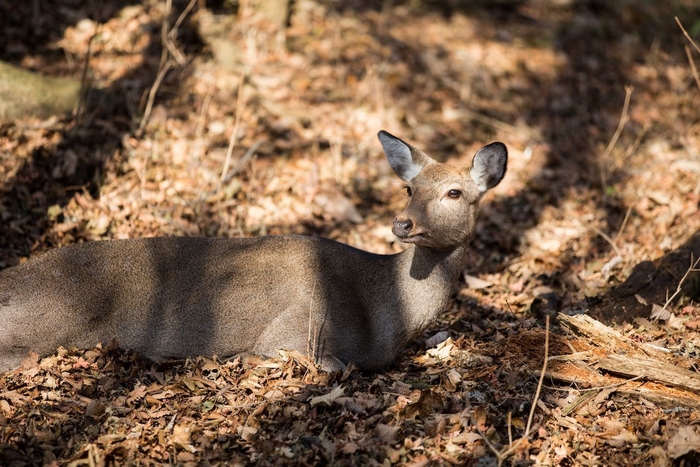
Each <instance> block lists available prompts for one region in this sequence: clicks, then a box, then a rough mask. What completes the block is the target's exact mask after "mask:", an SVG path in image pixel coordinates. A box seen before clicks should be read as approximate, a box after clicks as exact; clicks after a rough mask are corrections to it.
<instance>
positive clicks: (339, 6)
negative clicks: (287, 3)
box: [0, 0, 700, 466]
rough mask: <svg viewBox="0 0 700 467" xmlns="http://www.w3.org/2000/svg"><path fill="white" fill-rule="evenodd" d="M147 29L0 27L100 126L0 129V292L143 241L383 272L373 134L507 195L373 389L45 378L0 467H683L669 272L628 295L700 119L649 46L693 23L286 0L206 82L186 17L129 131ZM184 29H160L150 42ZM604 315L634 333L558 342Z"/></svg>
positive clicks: (238, 30)
mask: <svg viewBox="0 0 700 467" xmlns="http://www.w3.org/2000/svg"><path fill="white" fill-rule="evenodd" d="M164 3H165V2H158V1H154V0H148V1H144V2H140V3H136V4H132V5H129V6H126V7H124V6H123V5H116V4H115V5H112V4H111V3H107V4H106V6H100V8H102V10H100V11H101V12H102V13H100V14H101V15H103V16H100V15H93V16H91V12H93V11H95V10H94V8H95V5H96V3H95V2H93V1H91V0H81V1H78V2H72V3H71V6H70V7H68V6H67V7H65V8H63V9H61V10H60V11H58V12H57V13H56V14H53V15H45V14H43V12H40V14H39V16H38V18H39V20H40V21H43V25H44V27H42V28H37V27H34V28H31V27H29V26H31V25H30V24H29V23H30V22H29V21H28V20H26V18H37V17H36V16H34V15H35V12H34V11H33V10H32V9H31V8H32V5H31V2H25V3H22V4H18V5H16V7H13V9H11V10H7V11H5V10H3V11H2V13H3V16H4V17H5V18H7V21H9V22H10V24H12V25H13V26H14V27H11V28H10V27H8V28H4V29H3V31H0V34H2V35H3V37H4V39H5V40H4V41H3V42H4V43H6V44H14V45H12V46H11V47H9V48H8V49H7V50H8V51H6V52H5V55H3V56H2V59H3V60H11V61H14V63H16V64H18V65H21V66H23V67H27V68H29V69H33V70H38V71H41V72H43V73H46V74H57V75H65V76H73V77H77V78H79V77H80V76H81V75H82V73H83V63H84V61H85V60H86V59H88V60H89V67H90V71H91V74H92V76H93V78H92V79H94V81H95V83H96V84H97V85H98V88H100V89H102V90H106V91H108V92H112V94H111V98H112V100H114V101H116V102H119V103H118V104H113V103H112V104H110V98H106V99H105V100H104V101H103V102H102V104H101V105H104V106H109V105H112V106H114V107H112V108H109V107H105V108H102V109H100V108H99V107H98V108H97V109H96V110H94V111H93V113H92V114H91V115H89V116H82V115H76V116H69V117H63V118H52V119H48V120H46V121H39V120H36V119H26V120H23V121H16V122H7V123H3V124H2V125H0V181H2V192H1V195H0V219H2V222H0V224H1V225H0V229H2V230H1V231H0V263H2V264H1V266H9V265H12V264H16V263H18V262H19V261H22V260H23V258H26V257H27V256H29V255H34V254H38V253H40V252H41V251H45V250H47V249H50V248H53V247H57V246H62V245H66V244H70V243H74V242H78V241H91V240H100V239H106V238H128V237H138V236H153V235H207V236H238V235H246V236H249V235H263V234H286V233H303V234H317V235H323V236H327V237H330V238H333V239H336V240H339V241H343V242H346V243H349V244H351V245H353V246H356V247H359V248H364V249H368V250H370V251H374V252H377V253H393V252H397V251H399V250H400V249H401V248H402V247H401V245H398V244H396V242H395V241H394V239H393V237H392V235H391V232H390V229H389V227H388V226H389V225H390V223H391V219H392V217H393V215H395V213H396V212H398V211H399V210H400V209H401V206H402V205H403V203H404V199H403V197H402V190H401V189H400V186H399V184H398V182H396V180H395V178H394V177H393V175H392V174H391V173H390V169H388V167H387V166H386V164H385V162H384V159H383V155H382V154H381V152H380V150H379V149H378V146H377V144H376V142H375V140H374V138H375V134H376V132H377V130H379V129H381V128H386V129H389V130H391V131H393V132H395V133H396V134H397V135H401V136H402V137H403V138H405V139H407V140H409V141H412V142H414V143H416V145H417V146H419V147H421V148H424V149H426V150H427V151H428V152H429V153H431V154H433V155H435V156H436V157H438V158H442V159H443V160H444V159H449V160H450V161H451V162H454V163H461V164H468V163H469V157H470V156H471V154H473V152H474V150H475V149H476V148H478V147H479V146H480V145H481V144H483V143H485V142H488V141H492V140H501V141H504V142H506V143H507V144H508V147H509V149H510V152H511V158H510V167H509V173H508V176H507V177H506V180H505V181H504V183H503V184H502V185H501V186H499V187H498V188H497V189H496V191H495V193H493V194H491V195H489V197H488V198H486V199H485V200H484V206H483V209H482V214H481V218H480V220H479V223H478V225H477V233H476V235H475V238H474V240H473V243H472V248H471V250H470V257H469V263H468V265H467V270H466V271H465V282H464V283H463V284H462V287H461V288H460V290H459V292H458V293H457V295H456V296H455V298H454V300H453V302H452V303H451V305H450V307H449V309H448V310H447V312H446V313H445V314H444V316H443V317H441V319H440V320H439V322H438V323H435V324H434V325H433V326H432V327H431V329H430V330H428V331H426V333H424V335H422V336H419V337H418V338H417V340H416V342H415V343H413V344H412V345H410V346H409V348H408V349H407V350H406V351H405V352H404V353H403V354H402V355H401V357H400V358H399V360H398V361H397V363H396V364H395V365H394V366H393V367H392V368H389V369H387V370H385V371H382V372H378V373H374V374H364V373H360V372H357V371H356V370H354V369H353V368H352V366H349V367H348V369H346V371H345V372H339V373H333V374H328V373H325V372H323V371H320V370H318V369H317V368H316V367H315V366H314V365H313V364H312V362H310V361H309V359H308V358H307V357H305V356H303V355H299V354H295V353H289V352H281V353H280V355H279V356H278V357H277V358H273V359H269V360H265V359H261V358H259V357H255V356H243V355H242V356H236V357H234V358H231V359H226V360H222V359H219V358H217V357H215V356H203V357H198V358H192V359H188V360H186V361H184V362H182V361H179V362H158V363H154V362H148V361H144V360H142V359H140V358H139V357H138V356H136V355H133V354H131V353H129V352H124V351H122V350H119V349H118V348H116V347H115V346H114V345H111V344H110V343H103V344H104V345H102V346H98V347H96V348H94V349H81V350H77V349H58V350H57V352H56V353H55V354H54V355H51V356H47V357H45V358H43V359H39V358H38V356H36V355H35V356H33V357H30V358H28V359H27V360H26V361H25V362H24V363H23V365H22V367H21V368H20V369H19V370H18V371H16V372H10V373H6V374H3V375H1V376H0V463H2V464H8V465H25V464H46V465H85V464H88V465H121V464H125V463H138V464H163V463H171V464H182V465H188V464H191V465H195V464H206V463H209V464H227V465H228V464H237V463H240V464H250V463H257V464H261V465H268V464H269V465H271V464H280V463H283V464H284V463H293V464H314V465H315V464H319V463H332V464H351V465H376V464H394V463H397V464H398V463H400V464H407V465H416V466H417V465H428V464H445V463H450V464H467V465H474V464H477V463H480V464H479V465H496V464H497V463H498V462H499V461H500V462H501V463H511V464H517V465H520V464H526V463H535V464H542V465H629V464H632V463H636V464H640V465H648V464H652V463H653V464H654V465H671V463H673V462H686V463H692V462H694V461H697V459H698V455H700V454H698V451H700V446H698V440H697V429H696V427H697V424H698V421H699V420H700V403H699V402H698V396H697V392H694V391H693V390H692V388H693V387H694V386H693V384H695V382H696V379H697V373H698V364H697V357H698V355H699V353H700V350H699V349H700V337H699V335H698V329H699V328H700V326H699V325H698V323H700V306H698V297H700V294H698V293H697V292H693V291H694V290H697V275H693V274H691V275H689V276H688V280H687V281H686V283H685V284H684V288H683V293H682V294H679V296H678V297H676V299H675V300H673V301H672V302H670V303H668V304H667V303H666V302H667V300H668V299H669V298H670V297H671V296H672V295H673V294H674V292H675V291H676V290H677V288H678V289H680V284H679V283H680V282H681V279H682V278H683V277H684V276H683V274H684V273H685V272H686V270H687V264H686V263H687V261H686V259H685V258H681V259H679V260H678V261H676V263H678V264H680V263H682V264H681V265H680V266H679V267H678V268H676V269H672V274H670V278H669V279H668V280H667V281H666V282H664V283H663V285H664V288H665V290H663V291H661V292H660V293H659V294H657V295H652V294H651V291H652V290H651V289H652V288H651V287H650V286H649V283H648V282H635V280H636V279H635V278H637V277H647V276H649V274H651V273H649V274H647V276H645V274H642V273H644V272H649V271H650V270H647V269H643V268H639V267H638V266H639V265H641V264H644V262H648V261H654V260H656V259H657V258H660V257H662V256H663V255H666V254H671V255H672V254H674V252H677V251H680V249H682V247H683V245H684V244H685V242H686V241H687V240H688V238H689V236H690V235H693V233H696V235H697V232H698V231H700V215H699V214H698V206H699V203H700V183H699V182H698V176H697V174H698V173H699V172H698V167H699V166H698V160H697V158H698V148H700V126H698V125H697V121H698V116H697V108H699V107H700V94H699V93H698V91H700V90H699V89H696V88H695V87H693V86H694V83H695V81H694V78H693V71H692V70H693V68H692V66H690V63H689V61H688V56H687V55H686V53H685V51H684V47H685V46H686V45H688V44H689V43H688V41H687V40H686V39H685V38H684V37H683V35H682V34H681V33H680V31H679V30H678V29H677V25H676V24H675V23H674V22H673V21H668V22H662V21H663V20H662V19H661V18H672V17H673V14H677V11H675V10H674V11H673V12H671V11H670V10H669V9H673V8H675V7H676V6H678V7H679V10H678V11H681V10H682V8H686V9H688V11H691V10H692V9H691V7H692V5H690V4H689V3H687V2H685V3H686V4H685V5H682V4H683V3H684V2H682V1H681V2H671V3H669V5H666V4H657V3H650V4H645V5H643V6H636V5H631V4H630V5H626V4H614V5H611V6H606V8H607V10H606V11H605V14H598V12H596V11H594V9H592V7H591V8H589V7H587V6H582V5H580V6H576V5H573V4H568V3H567V2H563V3H561V2H560V3H558V4H557V5H546V6H547V8H538V6H539V2H514V3H513V5H512V6H509V4H507V3H508V2H506V4H502V5H500V4H499V5H498V6H495V7H492V8H488V7H485V6H481V7H479V6H477V7H474V8H473V9H470V8H466V7H465V8H462V7H459V6H456V5H453V4H452V3H451V2H424V3H425V4H424V5H422V4H419V3H422V2H418V3H416V2H413V3H403V2H396V3H397V4H396V5H393V6H391V7H390V8H389V9H385V10H381V9H375V8H367V7H366V5H364V3H363V2H345V3H347V4H343V3H344V2H314V1H299V2H295V3H296V6H295V10H294V12H293V14H292V15H291V18H290V24H289V25H288V27H287V28H286V30H285V32H284V34H285V35H284V39H285V40H284V41H280V40H279V38H280V37H281V36H280V34H279V31H276V30H274V29H273V28H271V27H270V26H269V25H267V24H265V22H264V21H261V20H260V19H259V18H258V17H257V16H256V15H255V14H254V12H253V11H252V10H251V9H250V7H249V6H246V4H245V3H244V2H240V6H239V7H238V9H239V10H238V17H237V19H236V20H233V22H232V23H230V24H229V27H228V29H226V31H227V32H226V38H227V40H228V41H229V42H228V43H229V44H233V49H238V51H239V53H237V54H235V57H234V60H233V62H232V63H233V67H231V63H228V64H222V60H223V59H224V58H222V57H224V55H225V50H226V49H225V47H224V48H223V49H222V48H219V46H218V45H217V44H222V43H223V44H226V42H221V38H216V37H211V36H210V33H211V31H212V30H213V29H212V28H211V27H210V26H207V25H211V24H212V22H217V21H225V20H226V17H227V16H230V15H222V16H216V14H215V13H212V12H211V11H209V10H206V11H205V10H197V9H195V11H194V12H193V13H192V14H191V16H189V17H188V18H187V20H186V21H185V22H183V23H182V24H181V25H180V30H179V33H178V34H177V35H176V36H177V41H176V44H175V46H176V47H178V48H179V50H180V52H181V53H182V54H184V56H186V57H188V60H189V61H187V62H186V63H185V64H184V65H183V66H182V67H179V66H178V67H174V68H173V69H172V70H171V71H170V72H169V73H168V74H166V75H165V79H164V81H163V83H162V85H161V88H160V89H159V92H158V93H157V94H156V99H155V101H154V106H153V109H152V111H151V113H150V116H149V118H148V120H147V121H146V124H145V125H144V128H143V131H141V132H139V131H136V127H138V123H139V122H140V120H139V119H140V117H141V116H142V115H143V114H142V112H143V104H142V96H147V95H148V90H149V87H150V86H152V85H153V83H154V77H155V76H156V75H157V71H158V66H159V62H160V53H157V54H152V53H150V52H149V51H150V50H153V49H154V48H157V47H158V46H159V45H160V40H161V38H160V35H159V34H155V35H154V34H153V33H152V31H154V30H158V29H159V28H160V27H161V25H162V21H163V19H164V12H165V11H166V10H165V8H164ZM185 7H186V5H185V4H183V3H181V2H174V7H173V8H174V13H173V14H172V15H171V16H172V18H170V22H169V25H170V27H172V25H173V24H174V23H175V20H176V19H177V16H178V15H179V14H180V13H181V12H182V11H183V10H184V8H185ZM76 17H80V18H83V19H82V20H80V21H77V22H76V21H75V19H74V18H76ZM695 17H697V15H696V16H695ZM89 18H92V19H89ZM230 18H232V17H230ZM230 18H229V21H231V19H230ZM499 18H506V20H507V24H508V28H507V29H506V28H503V22H502V21H501V19H499ZM689 18H690V19H692V18H693V15H692V14H691V13H688V15H687V17H683V18H681V21H682V22H685V24H686V26H687V27H690V26H691V24H690V23H689V22H688V21H690V20H689ZM652 33H653V34H652ZM198 35H199V38H200V39H201V41H202V42H203V43H204V44H202V43H201V42H198V40H194V39H193V38H195V37H197V36H198ZM652 36H653V37H654V38H656V39H654V40H653V41H652V40H651V39H650V38H651V37H652ZM691 37H692V30H691ZM695 40H696V41H697V38H696V39H695ZM217 41H218V42H217ZM89 47H94V48H95V49H94V50H93V51H92V53H90V52H89ZM56 50H60V51H62V53H60V54H58V55H57V54H56V53H55V51H56ZM693 50H694V49H692V44H691V55H690V57H691V58H694V60H696V61H697V60H698V59H699V58H700V57H698V55H697V54H695V55H692V53H694V52H692V51H693ZM601 51H605V52H606V53H602V52H601ZM222 54H224V55H222ZM67 56H69V57H70V60H67V59H66V57H67ZM178 63H179V62H178ZM623 70H627V71H623ZM630 84H632V85H633V86H634V90H633V91H632V92H631V95H630V96H631V97H630V100H629V106H628V107H627V106H625V109H626V110H627V112H626V113H625V112H623V113H622V114H623V115H622V117H621V115H620V114H621V112H620V109H621V108H622V107H623V102H624V101H625V86H628V85H630ZM115 89H116V90H118V91H117V92H116V93H115V92H114V90H115ZM115 96H117V97H115ZM239 96H240V99H239ZM239 102H240V104H239ZM144 121H145V120H144ZM237 121H238V125H236V122H237ZM234 127H237V129H238V132H237V134H236V135H234V140H233V141H234V142H235V145H234V146H233V150H232V154H231V164H230V165H229V167H228V170H226V171H224V170H223V168H224V167H225V165H226V160H227V148H228V147H229V143H230V141H231V140H230V139H229V138H230V135H231V132H232V130H233V128H234ZM618 128H619V129H620V131H619V134H618V133H617V131H616V130H617V129H618ZM613 137H614V138H613ZM611 141H614V144H611ZM222 172H226V173H222ZM222 178H223V179H224V180H226V182H225V183H222V182H221V180H222ZM691 247H692V245H691ZM691 249H692V248H691ZM696 257H698V255H697V252H696ZM681 260H682V261H681ZM661 269H663V268H661ZM666 269H667V270H668V268H666ZM635 271H637V272H635ZM640 271H641V272H640ZM662 272H663V271H662ZM662 272H658V271H657V272H654V274H655V275H656V277H661V276H662ZM630 279H635V280H633V281H631V282H630V281H629V280H630ZM640 284H641V285H640ZM627 289H629V297H630V298H631V300H632V301H633V302H630V303H634V304H635V305H636V306H638V307H641V308H642V310H643V311H644V313H645V314H643V315H639V316H636V317H634V318H633V319H631V320H629V321H627V322H625V323H623V324H617V325H614V326H613V325H611V326H610V327H608V326H606V325H604V324H602V323H598V324H596V323H594V322H589V321H586V320H578V319H577V318H576V316H577V313H579V312H581V311H585V310H590V309H592V308H594V307H595V306H596V305H595V304H596V303H597V300H602V302H603V303H607V302H606V300H609V301H610V302H611V303H612V305H613V309H615V310H617V311H618V312H621V311H622V308H623V307H627V306H628V304H627V302H625V304H622V302H621V301H620V298H619V297H620V296H621V294H622V293H623V292H625V291H627ZM611 291H613V292H611ZM615 291H617V292H615ZM615 294H618V295H615ZM659 304H667V305H668V306H663V307H661V306H660V305H659ZM654 307H656V308H654ZM659 308H662V309H664V312H663V313H658V312H657V313H654V309H656V310H658V309H659ZM558 311H564V312H566V313H567V314H571V315H574V316H573V318H572V319H566V318H562V319H561V322H560V324H555V325H554V327H553V328H552V330H551V336H550V348H549V355H550V358H549V361H548V366H547V370H546V372H545V376H546V378H545V380H544V381H545V382H544V385H543V388H542V394H541V396H540V398H539V399H538V400H534V394H535V391H536V387H537V382H538V378H539V377H540V373H541V370H542V367H543V358H544V352H543V348H544V342H545V331H544V330H543V329H542V324H541V323H542V320H541V318H542V316H543V315H550V316H552V315H553V316H556V313H557V312H558ZM564 323H566V324H564ZM606 324H608V323H606ZM661 369H663V370H664V371H660V370H661ZM533 404H534V405H535V415H534V422H533V425H532V427H531V428H532V429H531V431H530V432H529V433H527V437H526V438H525V442H518V440H520V439H523V438H522V437H523V435H524V434H525V433H524V431H525V430H526V427H527V426H528V417H529V413H530V410H531V408H532V406H533Z"/></svg>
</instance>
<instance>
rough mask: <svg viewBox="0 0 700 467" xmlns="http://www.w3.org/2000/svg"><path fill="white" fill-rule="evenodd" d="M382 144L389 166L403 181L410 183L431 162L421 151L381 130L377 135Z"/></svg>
mask: <svg viewBox="0 0 700 467" xmlns="http://www.w3.org/2000/svg"><path fill="white" fill-rule="evenodd" d="M377 137H378V138H379V142H381V143H382V147H383V148H384V153H385V154H386V158H387V159H388V160H389V165H390V166H391V168H392V169H394V172H396V175H398V176H399V177H400V178H401V179H402V180H403V181H405V182H410V181H411V180H413V178H414V177H415V176H416V175H418V174H419V173H420V171H421V170H423V167H425V166H426V165H428V164H432V163H433V162H435V161H433V160H432V159H431V158H430V157H428V156H427V155H426V154H425V153H424V152H423V151H421V150H419V149H416V148H414V147H412V146H411V145H409V144H408V143H404V142H403V141H401V140H400V139H399V138H397V137H396V136H394V135H392V134H390V133H387V132H386V131H384V130H382V131H380V132H379V134H378V135H377Z"/></svg>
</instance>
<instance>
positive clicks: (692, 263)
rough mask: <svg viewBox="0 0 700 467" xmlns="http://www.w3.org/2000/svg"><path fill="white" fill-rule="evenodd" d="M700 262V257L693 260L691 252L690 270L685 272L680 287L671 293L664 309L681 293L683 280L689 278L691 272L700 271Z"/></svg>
mask: <svg viewBox="0 0 700 467" xmlns="http://www.w3.org/2000/svg"><path fill="white" fill-rule="evenodd" d="M698 264H700V258H698V259H697V260H696V261H693V254H692V253H691V254H690V267H689V268H688V270H687V271H686V272H685V274H684V275H683V277H682V278H681V281H680V282H679V283H678V287H677V288H676V291H675V292H674V294H673V295H671V297H670V298H669V299H668V300H666V303H664V307H663V309H664V310H665V309H666V307H668V305H669V304H670V303H671V302H672V301H673V299H674V298H676V295H678V294H679V293H681V286H682V285H683V282H684V281H685V280H686V279H687V278H688V274H690V273H691V272H700V269H698V268H697V266H698Z"/></svg>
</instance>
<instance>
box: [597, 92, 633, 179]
mask: <svg viewBox="0 0 700 467" xmlns="http://www.w3.org/2000/svg"><path fill="white" fill-rule="evenodd" d="M632 91H634V87H633V86H625V103H624V104H623V106H622V113H621V114H620V122H619V123H618V124H617V129H616V130H615V133H614V134H613V136H612V138H610V142H609V143H608V147H607V148H605V152H604V153H603V155H602V156H601V158H600V160H601V163H600V179H601V184H602V186H603V190H605V186H606V185H607V180H606V175H605V170H604V167H603V164H604V163H605V161H606V160H607V158H608V157H610V154H611V153H612V150H613V149H614V148H615V144H617V140H618V139H619V138H620V135H621V134H622V130H623V129H624V128H625V125H626V124H627V122H628V121H629V115H627V111H628V110H629V105H630V99H631V97H632Z"/></svg>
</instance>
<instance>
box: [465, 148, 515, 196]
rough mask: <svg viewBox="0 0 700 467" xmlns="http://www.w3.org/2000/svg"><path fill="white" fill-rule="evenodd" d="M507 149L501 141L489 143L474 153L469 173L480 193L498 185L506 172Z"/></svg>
mask: <svg viewBox="0 0 700 467" xmlns="http://www.w3.org/2000/svg"><path fill="white" fill-rule="evenodd" d="M507 165H508V149H507V148H506V145H505V144H503V143H491V144H489V145H488V146H484V147H483V148H481V149H479V150H478V151H477V152H476V154H475V155H474V160H473V161H472V168H471V169H470V170H469V175H470V176H471V177H472V180H474V183H476V186H477V188H478V189H479V192H480V193H482V194H483V193H485V192H486V191H487V190H490V189H491V188H493V187H495V186H496V185H498V184H499V183H500V182H501V180H502V179H503V176H504V175H505V174H506V166H507Z"/></svg>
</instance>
